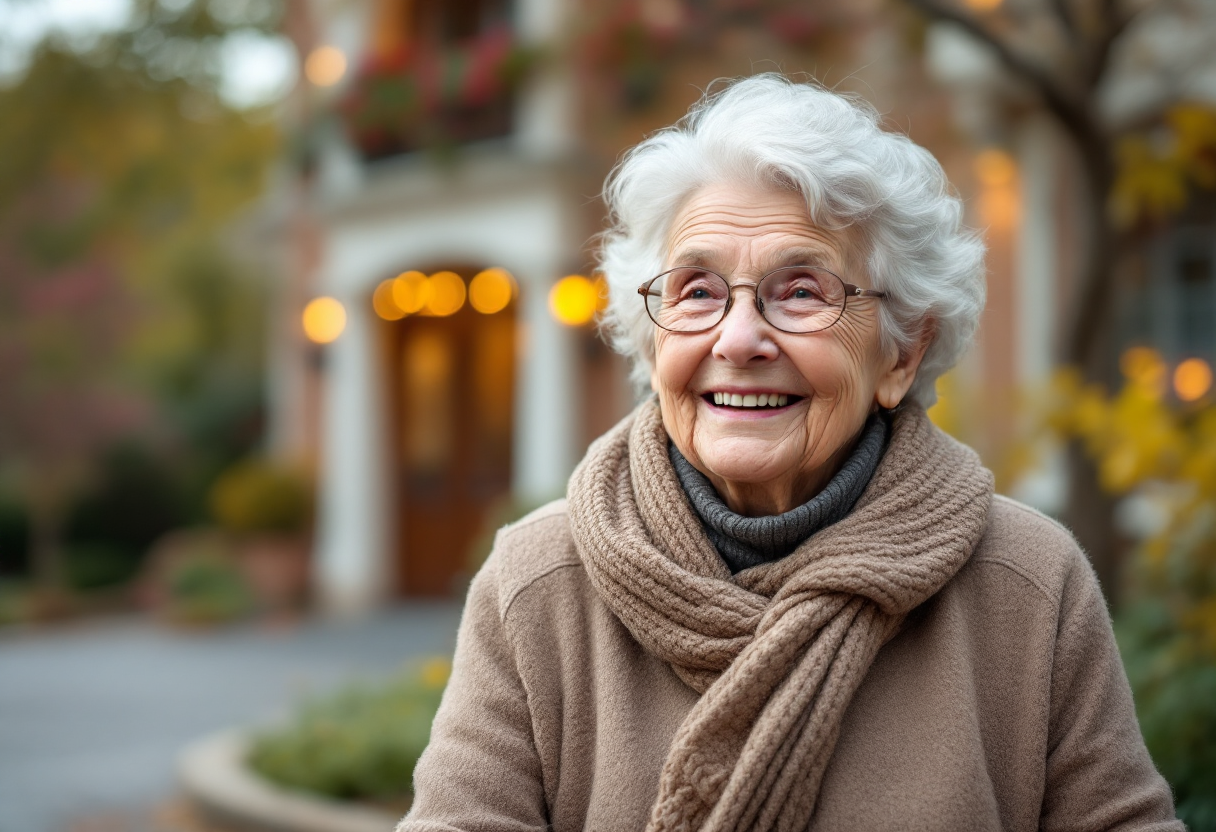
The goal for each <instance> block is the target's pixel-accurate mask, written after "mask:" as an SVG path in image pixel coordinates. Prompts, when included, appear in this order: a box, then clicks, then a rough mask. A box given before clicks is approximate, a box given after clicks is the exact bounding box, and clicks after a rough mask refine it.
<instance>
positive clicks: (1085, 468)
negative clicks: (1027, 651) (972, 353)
mask: <svg viewBox="0 0 1216 832" xmlns="http://www.w3.org/2000/svg"><path fill="white" fill-rule="evenodd" d="M1070 132H1072V131H1070ZM1072 136H1073V139H1074V141H1075V146H1076V150H1077V152H1078V154H1079V161H1080V163H1081V164H1082V165H1083V166H1084V169H1085V174H1086V176H1085V178H1086V188H1085V203H1086V204H1085V212H1086V215H1087V219H1088V221H1089V222H1088V224H1089V228H1088V229H1087V231H1088V232H1089V233H1088V238H1087V240H1086V244H1085V251H1084V259H1083V263H1084V265H1083V271H1082V273H1081V282H1080V285H1079V286H1078V287H1077V291H1076V292H1075V294H1074V295H1073V299H1072V308H1071V309H1070V310H1069V314H1068V318H1067V320H1068V323H1069V329H1068V332H1067V333H1065V338H1066V343H1065V344H1064V345H1063V346H1064V349H1063V355H1062V357H1063V359H1064V361H1065V362H1066V363H1068V364H1072V365H1073V366H1075V367H1077V368H1078V369H1079V370H1080V371H1081V374H1082V376H1083V377H1084V379H1085V380H1086V381H1088V382H1104V381H1105V380H1106V379H1105V375H1106V370H1107V367H1106V366H1105V358H1106V356H1107V355H1108V354H1109V351H1110V350H1111V349H1113V348H1114V347H1115V338H1114V337H1113V336H1114V332H1113V324H1114V322H1113V312H1114V298H1115V292H1116V290H1117V286H1116V282H1115V280H1114V279H1113V278H1114V275H1115V270H1116V265H1117V253H1116V249H1117V246H1116V243H1117V239H1116V235H1115V233H1114V231H1113V229H1112V228H1111V226H1110V223H1109V222H1108V221H1107V218H1106V205H1107V201H1108V199H1109V197H1110V193H1111V190H1112V189H1113V187H1114V178H1115V177H1114V164H1113V160H1112V159H1111V158H1110V149H1109V147H1108V144H1107V142H1106V141H1104V140H1103V139H1102V138H1101V137H1100V136H1099V135H1098V134H1096V132H1091V133H1083V134H1080V133H1077V132H1072ZM1067 471H1068V508H1067V511H1066V516H1065V520H1066V521H1067V523H1068V525H1069V526H1070V527H1071V529H1072V532H1073V534H1075V535H1076V537H1077V541H1078V542H1079V543H1080V544H1081V548H1082V549H1084V550H1085V553H1086V555H1087V556H1088V557H1089V561H1090V563H1091V564H1092V565H1093V567H1094V571H1095V572H1097V574H1098V580H1099V581H1100V582H1101V584H1102V591H1103V592H1104V593H1105V595H1106V601H1107V604H1109V605H1112V606H1113V605H1115V604H1116V603H1117V602H1118V596H1119V591H1118V589H1119V575H1120V572H1121V570H1122V564H1123V559H1124V554H1125V551H1126V547H1125V546H1124V545H1123V541H1122V540H1121V536H1120V535H1119V533H1118V531H1117V530H1116V528H1115V505H1116V502H1117V501H1116V500H1115V499H1114V498H1113V497H1112V496H1111V495H1109V494H1107V493H1106V492H1104V491H1103V490H1102V486H1101V483H1100V481H1099V479H1098V470H1097V466H1096V465H1095V463H1094V460H1093V459H1092V458H1091V457H1090V455H1089V454H1088V453H1087V451H1086V449H1085V447H1084V444H1083V443H1082V442H1081V440H1079V439H1072V440H1070V441H1069V443H1068V449H1067Z"/></svg>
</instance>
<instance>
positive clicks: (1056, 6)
mask: <svg viewBox="0 0 1216 832" xmlns="http://www.w3.org/2000/svg"><path fill="white" fill-rule="evenodd" d="M1051 8H1052V10H1053V11H1054V12H1055V13H1056V19H1057V20H1059V21H1060V26H1061V27H1062V28H1063V29H1064V34H1065V36H1066V37H1067V38H1068V39H1069V40H1071V41H1073V42H1076V41H1077V40H1079V37H1078V36H1079V35H1080V32H1078V31H1077V19H1076V18H1075V17H1074V16H1073V13H1072V9H1070V8H1069V7H1068V0H1052V3H1051Z"/></svg>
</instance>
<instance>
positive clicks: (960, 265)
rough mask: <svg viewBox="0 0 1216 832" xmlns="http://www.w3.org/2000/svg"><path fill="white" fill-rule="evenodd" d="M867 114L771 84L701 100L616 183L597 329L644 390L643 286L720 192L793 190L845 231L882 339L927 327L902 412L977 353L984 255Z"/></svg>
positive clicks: (937, 190)
mask: <svg viewBox="0 0 1216 832" xmlns="http://www.w3.org/2000/svg"><path fill="white" fill-rule="evenodd" d="M880 121H881V119H880V117H879V114H878V113H877V112H876V111H875V110H874V108H873V107H872V106H870V105H869V104H868V103H866V102H864V101H861V100H859V99H855V98H850V97H846V96H844V95H841V94H839V93H835V92H832V91H830V90H827V89H824V88H823V87H822V86H819V85H818V84H815V83H800V82H795V81H792V80H790V79H788V78H785V77H784V76H781V75H778V74H774V73H768V74H764V75H757V76H754V77H751V78H745V79H742V80H738V81H734V82H730V83H729V84H728V85H727V86H726V87H725V88H722V89H719V90H717V91H714V90H713V88H712V87H711V90H710V91H709V92H707V93H706V94H705V96H704V97H702V99H701V100H700V101H699V102H698V103H697V104H695V105H694V106H693V107H692V109H691V110H689V112H688V114H687V115H686V116H684V118H682V119H681V120H680V121H678V122H677V123H676V124H674V125H672V126H671V127H668V128H665V129H663V130H660V131H659V132H657V133H655V134H653V135H651V136H650V137H648V138H647V139H645V140H644V141H643V142H641V143H640V144H638V145H637V146H636V147H634V148H633V149H632V150H630V151H628V153H626V154H625V156H624V157H623V158H622V160H621V161H620V163H619V164H618V165H617V166H616V167H615V168H614V169H613V171H612V173H611V174H609V176H608V179H607V181H606V182H605V184H604V200H605V202H606V203H607V205H608V210H609V228H608V229H607V230H606V231H605V232H604V233H603V234H602V235H601V237H600V251H599V259H600V271H601V273H602V274H603V276H604V278H605V279H606V280H607V282H608V287H609V302H608V309H607V311H606V313H605V315H604V320H603V326H604V328H605V330H606V333H607V334H608V336H609V337H610V340H611V342H612V344H613V346H614V347H615V348H616V350H617V351H618V352H620V353H621V354H623V355H625V356H626V357H628V358H629V359H630V360H631V362H632V365H633V372H632V377H633V379H634V380H635V382H637V383H638V385H639V389H644V388H646V387H647V386H648V385H649V380H650V373H651V368H652V364H653V361H654V332H653V330H654V325H653V324H652V323H651V321H650V319H649V318H648V317H647V315H646V310H645V307H644V306H643V304H642V303H641V302H640V301H639V299H638V295H637V287H638V286H639V285H640V284H641V283H642V282H643V281H645V280H646V279H647V278H649V277H653V276H654V275H656V274H658V273H659V272H660V271H662V269H663V266H664V259H665V256H666V254H667V251H666V246H667V240H668V236H669V233H670V228H671V223H672V222H673V220H674V219H675V217H676V215H677V214H678V212H679V211H680V208H681V206H682V205H683V204H684V202H685V200H686V199H687V198H688V197H689V196H690V195H692V194H693V193H694V192H695V191H697V190H698V189H700V188H702V187H704V186H706V185H710V184H720V183H745V184H758V185H764V186H768V187H777V188H786V189H792V190H796V191H797V192H798V193H799V194H801V195H802V197H803V198H804V199H805V201H806V205H807V210H808V212H809V216H810V218H811V220H812V221H813V222H815V223H816V224H817V225H819V226H821V227H824V228H828V229H832V230H838V231H845V232H846V233H847V235H848V237H849V239H850V241H852V242H853V243H854V244H855V245H856V246H857V247H859V248H860V253H861V255H862V260H861V262H863V263H864V268H865V269H866V270H867V273H868V275H869V277H870V281H871V284H872V285H873V287H874V288H876V289H880V290H882V291H885V292H886V293H887V298H886V301H885V302H883V303H882V304H881V305H880V309H881V312H880V332H881V334H882V336H881V337H883V338H884V339H885V342H886V344H887V345H889V346H894V347H895V348H897V349H899V350H900V351H901V353H902V352H903V351H905V350H908V349H910V348H911V347H912V346H914V345H915V344H916V343H917V342H918V339H919V338H920V337H921V334H922V332H923V331H924V328H925V326H926V324H929V325H931V327H932V342H931V343H930V344H929V347H928V349H927V351H926V352H925V356H924V358H923V359H922V361H921V364H920V368H919V369H918V371H917V375H916V379H915V381H914V382H913V384H912V387H911V389H910V390H909V391H908V394H907V396H906V397H905V401H910V402H915V403H916V404H919V405H921V406H922V407H929V406H930V405H932V404H933V403H934V401H936V398H937V396H936V392H935V390H934V383H935V382H936V381H937V378H938V376H940V375H941V374H942V373H944V372H946V371H947V370H949V369H950V368H951V367H953V366H954V364H955V363H956V362H957V361H958V359H959V358H960V357H961V356H962V354H963V352H964V351H965V350H966V349H967V347H968V345H969V344H970V343H971V339H972V336H973V335H974V333H975V329H976V326H977V324H978V322H979V316H980V312H981V311H982V310H983V308H984V297H985V269H984V244H983V242H982V241H981V240H980V238H979V236H978V235H977V234H976V233H975V232H974V231H973V230H971V229H969V228H966V227H965V226H963V224H962V214H963V207H962V203H961V201H960V200H959V199H958V197H957V196H955V195H954V194H953V193H952V191H951V188H950V184H949V183H948V182H947V181H946V176H945V173H944V172H943V171H942V168H941V165H939V164H938V162H937V160H936V159H934V158H933V156H932V155H931V154H930V153H929V152H928V151H927V150H925V149H924V148H922V147H920V146H919V145H917V144H915V143H914V142H912V140H911V139H909V138H908V137H907V136H904V135H901V134H898V133H890V132H886V131H884V130H883V129H882V128H881V126H880Z"/></svg>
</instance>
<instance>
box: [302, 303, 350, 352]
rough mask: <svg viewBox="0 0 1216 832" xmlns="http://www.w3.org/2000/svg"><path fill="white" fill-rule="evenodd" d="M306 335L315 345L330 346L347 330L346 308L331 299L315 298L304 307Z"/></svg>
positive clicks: (303, 317)
mask: <svg viewBox="0 0 1216 832" xmlns="http://www.w3.org/2000/svg"><path fill="white" fill-rule="evenodd" d="M302 319H303V324H304V334H305V335H306V336H308V340H310V341H312V342H313V343H314V344H329V343H332V342H334V341H336V340H337V339H338V336H339V335H341V334H342V330H344V329H346V308H345V307H344V306H342V304H341V303H340V302H339V301H337V300H335V299H334V298H329V297H320V298H313V299H312V300H310V301H309V302H308V305H307V306H305V307H304V314H303V316H302Z"/></svg>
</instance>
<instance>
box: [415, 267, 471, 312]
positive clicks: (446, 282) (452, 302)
mask: <svg viewBox="0 0 1216 832" xmlns="http://www.w3.org/2000/svg"><path fill="white" fill-rule="evenodd" d="M427 289H428V291H427V295H428V296H427V299H426V306H425V307H423V310H422V311H423V314H426V315H434V316H436V317H439V318H444V317H447V316H448V315H454V314H456V313H457V312H459V311H460V307H462V306H464V299H465V296H466V294H467V292H466V289H465V285H464V281H463V280H461V279H460V275H458V274H456V272H435V273H434V274H433V275H431V277H430V279H429V280H428V281H427Z"/></svg>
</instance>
